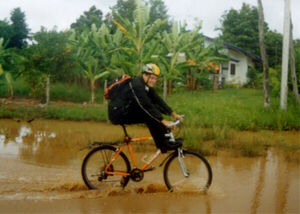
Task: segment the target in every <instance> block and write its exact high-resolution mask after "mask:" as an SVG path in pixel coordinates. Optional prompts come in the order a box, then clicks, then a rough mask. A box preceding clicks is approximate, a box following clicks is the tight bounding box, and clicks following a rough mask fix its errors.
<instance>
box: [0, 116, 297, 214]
mask: <svg viewBox="0 0 300 214" xmlns="http://www.w3.org/2000/svg"><path fill="white" fill-rule="evenodd" d="M129 133H130V134H131V135H133V136H141V135H148V134H149V133H148V131H147V130H146V129H144V128H143V127H140V126H133V127H130V128H129ZM121 138H122V129H121V128H120V127H116V126H110V125H107V124H104V123H91V122H66V121H65V122H63V121H62V122H58V121H45V120H38V121H32V122H30V123H28V122H26V121H21V122H17V121H13V120H0V213H300V208H299V199H300V166H299V164H298V163H294V162H288V161H286V158H285V156H284V154H282V152H280V151H277V150H269V151H268V155H267V156H266V157H259V158H245V157H231V156H230V155H228V154H227V153H220V154H219V155H218V156H211V157H207V159H208V160H209V162H210V164H211V166H212V169H213V176H214V177H213V183H212V185H211V187H210V189H209V191H208V192H207V193H206V194H204V193H197V192H196V193H195V192H193V191H189V190H188V189H186V190H183V191H182V192H177V193H170V192H168V191H167V188H166V187H165V184H164V181H163V174H162V172H163V169H162V167H159V164H160V163H161V161H162V160H163V158H164V156H161V157H160V158H159V159H158V160H156V161H155V163H154V166H155V167H156V170H154V171H151V172H147V173H145V178H144V180H142V181H141V182H139V183H136V182H133V181H130V182H129V184H128V186H127V187H126V188H125V189H120V188H112V189H108V190H106V191H99V190H96V191H95V190H88V189H87V187H86V186H85V185H84V183H83V181H82V178H81V174H80V167H81V162H82V159H83V157H84V156H85V155H86V154H87V152H88V150H83V151H80V148H82V147H83V146H85V145H86V144H87V143H88V142H89V141H90V142H92V141H94V140H97V141H101V140H118V139H121ZM294 140H297V139H294ZM133 147H134V149H135V152H136V159H137V161H138V165H142V161H141V160H142V159H143V158H144V156H145V154H146V155H147V156H149V155H151V154H152V153H154V152H155V147H154V146H153V142H147V143H146V144H141V145H133Z"/></svg>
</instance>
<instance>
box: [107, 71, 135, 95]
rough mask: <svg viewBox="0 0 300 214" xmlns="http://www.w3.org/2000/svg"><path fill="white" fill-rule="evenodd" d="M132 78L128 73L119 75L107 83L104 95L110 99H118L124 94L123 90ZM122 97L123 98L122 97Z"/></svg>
mask: <svg viewBox="0 0 300 214" xmlns="http://www.w3.org/2000/svg"><path fill="white" fill-rule="evenodd" d="M131 80H132V78H131V76H129V75H127V74H122V75H120V76H118V77H117V78H116V79H115V80H113V81H111V82H109V83H108V84H107V88H106V89H105V93H104V97H105V99H109V100H116V99H118V98H120V96H124V94H123V93H122V91H123V90H124V89H125V88H126V87H128V84H129V82H130V81H131ZM121 99H122V98H121Z"/></svg>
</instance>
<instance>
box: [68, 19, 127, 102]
mask: <svg viewBox="0 0 300 214" xmlns="http://www.w3.org/2000/svg"><path fill="white" fill-rule="evenodd" d="M121 43H122V33H121V32H120V31H117V32H116V33H115V34H113V35H112V34H110V33H109V30H108V28H107V26H106V25H105V24H102V26H101V27H100V28H97V27H96V26H95V25H94V24H93V25H92V27H91V30H89V31H83V32H82V33H80V34H76V33H75V32H73V34H72V36H71V37H70V44H71V45H72V46H73V48H75V49H77V53H76V57H77V59H78V62H79V64H80V65H81V67H82V71H83V74H84V75H85V76H86V77H87V78H88V79H89V81H90V84H91V103H92V104H93V103H95V92H94V91H95V81H96V80H98V79H100V78H102V77H104V76H108V75H109V74H111V73H118V69H117V66H116V64H117V63H118V62H119V60H120V59H121V57H120V56H119V53H118V51H119V50H120V49H121V48H120V46H121Z"/></svg>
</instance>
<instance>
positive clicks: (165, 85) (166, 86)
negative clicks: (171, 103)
mask: <svg viewBox="0 0 300 214" xmlns="http://www.w3.org/2000/svg"><path fill="white" fill-rule="evenodd" d="M167 83H168V82H167V78H166V77H164V86H163V99H164V101H167V92H168V85H167Z"/></svg>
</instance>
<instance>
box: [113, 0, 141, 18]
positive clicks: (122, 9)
mask: <svg viewBox="0 0 300 214" xmlns="http://www.w3.org/2000/svg"><path fill="white" fill-rule="evenodd" d="M111 10H112V14H111V15H112V18H113V19H114V20H116V21H120V20H119V17H122V18H123V19H127V20H128V21H129V22H133V21H134V11H135V10H136V0H118V1H117V3H116V5H114V6H113V7H112V8H111Z"/></svg>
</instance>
